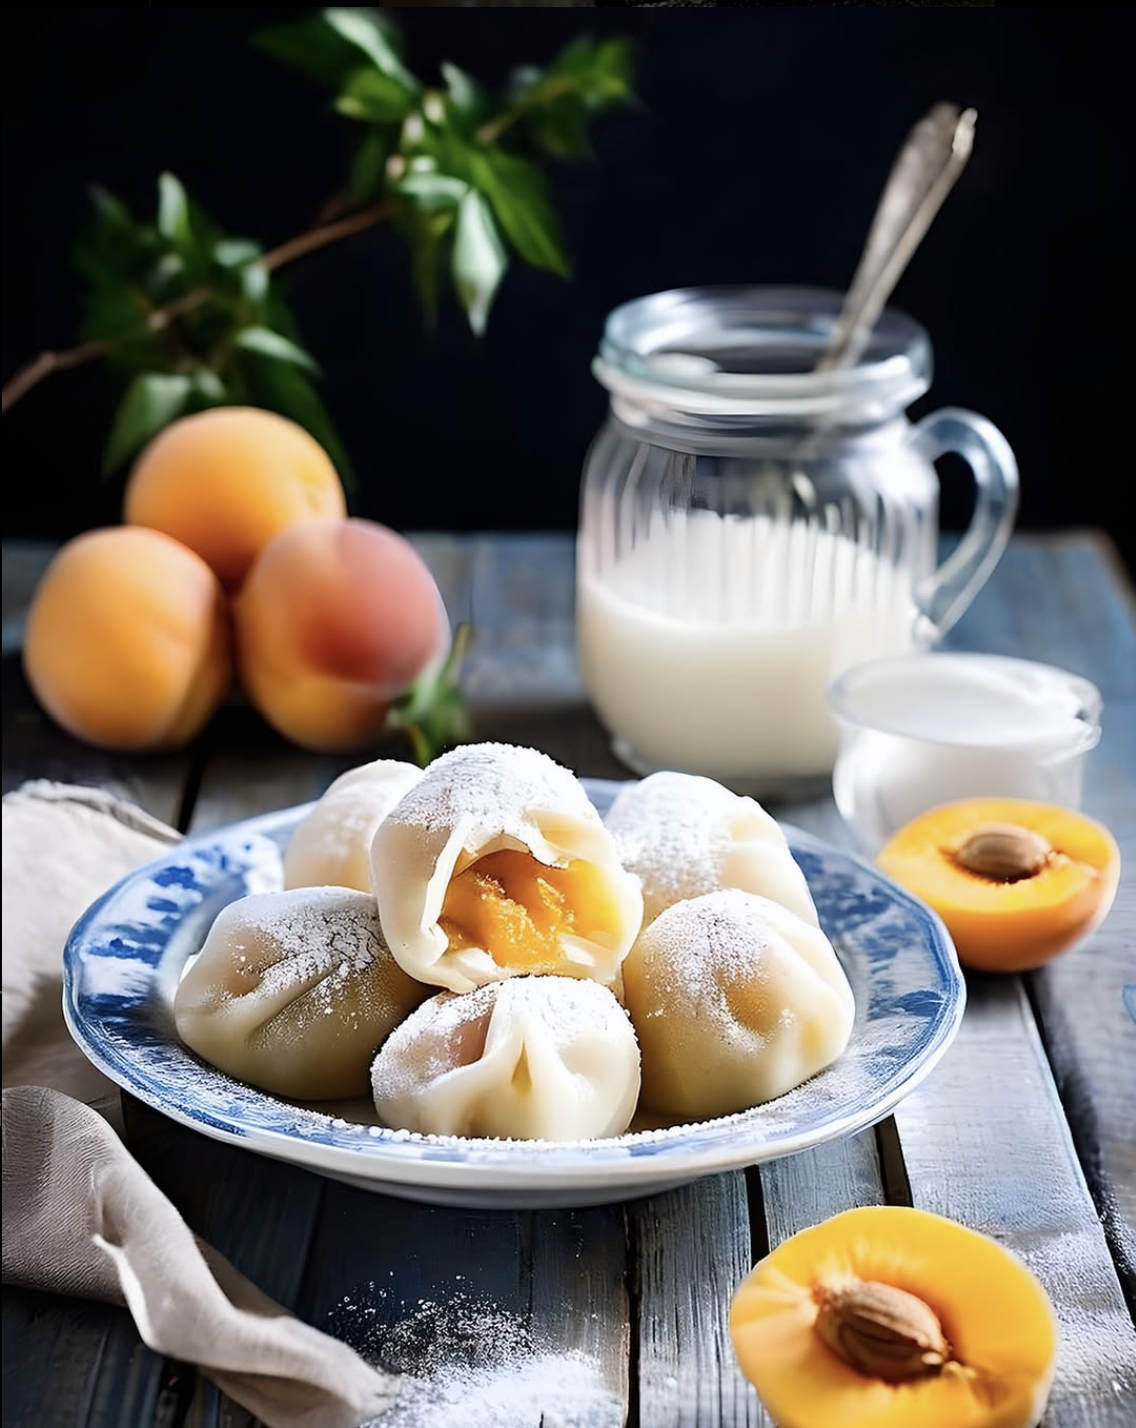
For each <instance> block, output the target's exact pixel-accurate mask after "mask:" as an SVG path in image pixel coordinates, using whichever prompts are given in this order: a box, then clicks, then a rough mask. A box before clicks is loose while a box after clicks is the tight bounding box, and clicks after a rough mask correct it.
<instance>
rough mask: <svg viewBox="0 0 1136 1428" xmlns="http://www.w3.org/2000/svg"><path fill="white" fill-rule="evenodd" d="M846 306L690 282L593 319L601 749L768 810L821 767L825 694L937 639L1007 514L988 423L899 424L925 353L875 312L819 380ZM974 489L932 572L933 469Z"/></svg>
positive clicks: (1012, 483) (989, 558)
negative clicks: (947, 461) (694, 777)
mask: <svg viewBox="0 0 1136 1428" xmlns="http://www.w3.org/2000/svg"><path fill="white" fill-rule="evenodd" d="M841 301H842V298H841V294H839V293H837V292H828V291H823V290H819V289H813V288H777V287H756V288H688V289H682V290H677V291H673V292H664V293H656V294H653V295H651V296H649V297H644V298H639V299H637V300H635V301H633V302H629V303H626V304H625V305H624V306H622V307H619V308H617V309H616V310H615V311H614V312H612V313H611V314H610V316H609V317H608V320H607V323H606V325H605V328H604V333H603V340H602V343H601V346H600V351H599V355H598V356H597V358H596V361H595V363H594V367H593V370H594V372H595V375H596V376H597V378H598V379H599V381H600V382H602V383H603V384H604V386H605V387H607V389H608V390H609V392H610V393H611V398H610V409H609V414H608V417H607V420H606V422H605V423H604V425H603V427H602V429H601V430H600V432H599V433H598V435H597V436H596V438H595V440H594V441H593V443H592V445H591V448H590V450H589V452H588V456H587V460H586V463H585V469H584V476H583V483H582V493H581V509H580V529H579V541H578V546H577V593H576V613H577V639H578V654H579V662H580V671H581V675H582V678H583V680H584V683H585V686H586V688H587V690H588V693H589V695H590V697H591V699H592V701H593V703H594V705H595V708H596V711H597V713H598V715H599V717H600V719H601V720H602V721H603V723H604V724H605V726H606V727H607V729H608V730H609V731H610V734H611V736H612V739H613V745H614V748H615V751H616V753H617V754H618V756H619V757H620V758H621V760H622V761H623V762H624V763H626V764H627V765H628V766H629V767H630V768H632V769H634V770H635V771H636V772H639V773H648V772H651V771H654V770H656V769H662V768H669V769H681V770H685V771H687V772H691V773H700V774H706V775H708V776H709V777H712V778H716V779H719V780H721V781H722V782H723V783H726V784H728V785H730V786H731V787H734V788H736V789H738V790H741V791H745V792H750V793H754V794H756V795H758V796H765V797H776V796H779V795H789V794H792V793H800V792H802V791H803V789H804V787H806V786H807V785H808V784H809V783H811V782H813V781H817V780H820V779H827V778H828V777H829V776H830V775H831V771H832V766H833V760H834V757H835V753H836V746H837V731H836V727H835V724H834V721H833V717H832V714H831V712H830V710H829V707H828V703H827V700H826V697H825V691H826V687H827V685H828V684H829V682H830V681H831V680H832V679H833V678H834V677H835V676H836V675H838V674H840V673H841V672H842V671H843V670H844V669H846V668H848V667H850V666H851V665H854V664H858V663H861V662H863V661H864V660H867V659H869V658H875V657H878V656H881V655H891V654H898V653H902V652H904V651H906V650H910V649H923V648H928V647H930V646H932V645H934V644H935V643H936V642H937V641H938V639H939V638H940V636H941V635H942V634H943V633H944V632H945V631H946V630H947V629H949V627H950V626H951V625H952V624H953V623H954V622H955V620H957V619H958V617H959V615H960V614H961V613H962V612H963V610H964V609H965V608H966V606H967V605H969V604H970V602H971V600H972V599H973V598H974V596H975V595H976V593H977V592H978V590H979V588H980V587H981V586H982V584H983V582H984V581H985V580H986V579H987V577H988V576H989V574H990V572H991V570H992V569H993V567H994V565H995V564H996V562H997V561H998V558H999V556H1000V555H1001V553H1002V551H1003V549H1004V548H1005V545H1006V542H1007V540H1008V539H1009V536H1010V532H1011V530H1012V528H1013V524H1014V519H1015V515H1016V512H1017V500H1018V477H1017V466H1016V463H1015V461H1014V457H1013V453H1012V452H1011V450H1010V448H1009V446H1008V445H1007V443H1006V441H1005V438H1004V437H1003V436H1002V435H1001V434H1000V433H999V432H998V431H997V429H996V428H995V427H993V426H992V425H991V424H990V422H988V421H986V420H985V419H984V418H982V417H980V416H976V415H974V414H973V413H971V412H966V411H961V410H958V409H943V410H941V411H938V412H935V413H934V414H933V415H931V416H927V417H924V418H923V419H922V420H921V421H919V422H917V423H915V424H912V423H911V422H910V421H909V420H908V418H907V416H906V414H905V411H906V408H907V407H908V406H909V405H910V403H911V402H912V401H914V400H915V398H917V397H919V396H921V395H922V394H923V393H924V392H925V391H926V390H927V388H928V386H929V384H930V379H931V347H930V343H929V341H928V338H927V334H926V332H924V330H923V329H922V328H921V327H920V326H919V325H918V324H917V323H915V322H913V321H912V320H911V319H910V318H908V317H906V316H904V315H903V314H901V313H898V312H895V311H892V310H890V309H889V310H888V311H886V312H885V313H884V314H883V316H882V317H881V318H880V319H879V321H878V322H877V324H876V326H875V328H874V330H873V334H872V337H871V340H870V341H869V343H868V345H867V347H866V349H865V350H864V352H863V354H862V356H861V357H860V359H859V361H858V362H857V363H856V364H855V365H854V366H853V367H851V368H848V369H847V370H839V369H838V370H817V363H818V360H819V359H820V357H821V355H822V353H823V352H824V351H825V348H826V346H827V344H828V340H829V337H830V335H831V332H832V328H833V325H834V323H835V320H836V317H837V314H838V312H839V310H840V305H841ZM946 452H957V453H958V454H959V455H961V456H962V457H963V458H964V459H965V460H966V461H967V462H968V464H969V465H970V468H971V470H972V472H973V474H974V479H975V484H976V496H975V505H974V513H973V517H972V520H971V523H970V526H969V528H968V529H967V531H966V532H965V533H964V535H963V537H962V539H961V540H960V542H959V543H958V545H957V546H956V548H955V549H954V551H953V552H952V554H951V556H950V558H949V559H948V560H946V561H945V563H943V564H942V565H940V564H939V556H938V551H939V543H938V536H939V528H938V503H939V481H938V475H937V472H936V470H935V466H934V462H935V460H936V458H938V457H939V456H941V455H943V454H944V453H946Z"/></svg>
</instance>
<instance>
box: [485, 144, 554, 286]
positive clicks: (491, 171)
mask: <svg viewBox="0 0 1136 1428" xmlns="http://www.w3.org/2000/svg"><path fill="white" fill-rule="evenodd" d="M471 166H472V169H473V177H474V182H475V183H476V185H477V187H478V188H479V189H480V190H481V191H482V193H484V194H485V196H486V198H488V200H489V202H490V203H491V204H492V206H493V213H494V215H495V217H496V219H497V222H498V223H499V224H500V225H501V228H502V229H503V230H504V233H505V236H506V237H507V238H508V240H509V242H510V243H511V244H512V245H513V247H514V248H515V249H516V250H517V252H518V254H519V255H520V256H521V257H522V258H523V259H524V260H525V262H526V263H531V264H532V266H533V267H534V268H544V269H546V270H547V271H548V272H552V273H557V274H559V276H560V277H562V278H566V277H568V276H570V274H571V266H570V264H569V262H568V254H567V250H566V247H565V243H564V235H563V233H562V232H561V228H560V220H559V219H558V218H557V216H556V214H555V212H554V211H553V209H552V206H551V204H550V203H549V201H548V198H547V195H546V193H545V187H544V176H543V175H542V174H541V171H540V170H539V169H538V168H537V167H536V165H535V164H531V163H529V162H528V160H527V159H520V158H518V157H517V156H516V155H515V154H506V153H505V152H504V150H502V149H497V148H490V149H486V150H484V151H483V152H481V153H475V154H473V155H472V158H471Z"/></svg>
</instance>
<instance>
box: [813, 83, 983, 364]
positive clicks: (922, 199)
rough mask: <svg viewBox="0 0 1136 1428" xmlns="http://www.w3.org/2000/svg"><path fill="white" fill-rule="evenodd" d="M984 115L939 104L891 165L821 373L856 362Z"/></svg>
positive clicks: (958, 171)
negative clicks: (979, 120)
mask: <svg viewBox="0 0 1136 1428" xmlns="http://www.w3.org/2000/svg"><path fill="white" fill-rule="evenodd" d="M977 117H978V116H977V113H976V111H975V110H973V109H959V108H958V107H957V105H954V104H936V105H935V106H934V107H933V108H932V109H931V110H930V111H929V112H928V113H927V114H926V115H924V117H923V118H922V119H920V120H919V122H918V123H917V124H916V125H915V126H914V128H913V129H912V130H911V132H910V133H909V134H908V136H907V139H906V141H905V143H904V145H903V148H902V149H900V151H899V154H898V155H897V157H896V160H895V163H894V164H893V165H892V169H891V173H890V174H889V175H888V181H887V183H886V185H885V186H884V191H883V193H882V194H881V196H880V201H879V204H878V205H877V207H876V212H875V217H874V218H873V220H872V226H871V228H870V229H869V230H868V238H867V241H866V243H865V245H864V251H863V253H862V255H861V257H860V262H859V265H858V266H857V268H856V272H855V275H854V276H853V279H852V283H851V286H850V287H849V289H848V293H847V295H846V296H845V299H844V306H843V308H842V309H841V312H840V316H839V317H838V318H837V320H836V323H835V325H834V327H833V329H832V335H831V337H830V339H829V345H828V347H827V348H826V350H825V351H824V353H823V354H822V356H821V357H820V359H819V361H818V362H817V364H816V370H817V371H818V372H826V371H832V370H834V369H836V368H840V367H850V366H852V365H853V364H854V363H855V361H856V359H857V358H858V357H859V355H860V353H861V352H862V351H863V350H864V347H865V344H866V343H867V341H868V338H869V337H870V336H871V332H872V328H873V327H874V326H875V323H876V319H877V318H878V317H879V315H880V313H881V312H882V311H883V309H884V305H885V304H886V302H887V300H888V298H889V297H890V296H891V294H892V291H893V289H894V288H895V285H896V283H897V282H898V281H899V279H900V277H901V276H902V274H903V271H904V269H905V268H906V267H907V265H908V263H909V262H910V261H911V257H912V254H913V253H914V252H915V250H916V248H918V246H919V244H920V243H921V242H922V240H923V236H924V234H925V233H926V232H927V230H928V228H930V226H931V223H932V221H933V220H934V217H935V215H936V214H937V213H938V211H939V209H940V208H941V207H942V205H943V200H944V199H945V198H946V196H947V194H948V193H950V191H951V189H952V188H953V187H954V185H955V182H956V180H957V179H958V176H959V174H961V173H962V171H963V169H964V168H965V166H966V162H967V160H968V159H969V158H970V154H971V150H972V148H973V147H974V126H975V120H976V119H977Z"/></svg>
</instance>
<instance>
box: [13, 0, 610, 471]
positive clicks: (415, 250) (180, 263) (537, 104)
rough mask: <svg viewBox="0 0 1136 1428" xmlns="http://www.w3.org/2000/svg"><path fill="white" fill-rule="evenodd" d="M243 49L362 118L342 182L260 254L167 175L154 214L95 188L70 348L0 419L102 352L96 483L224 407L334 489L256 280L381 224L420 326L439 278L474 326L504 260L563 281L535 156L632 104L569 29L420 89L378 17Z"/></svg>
mask: <svg viewBox="0 0 1136 1428" xmlns="http://www.w3.org/2000/svg"><path fill="white" fill-rule="evenodd" d="M255 43H256V44H257V45H258V46H259V47H260V48H261V49H262V50H264V51H265V52H266V53H268V54H270V55H272V56H274V57H275V58H276V59H279V60H281V61H283V62H285V63H289V64H292V65H295V66H297V67H299V68H301V69H303V70H304V71H305V72H307V73H308V74H309V75H311V76H312V77H314V78H315V79H316V80H318V81H319V82H321V83H322V84H325V85H329V86H330V87H331V89H332V91H333V95H334V98H333V103H334V107H335V108H336V110H337V111H338V112H339V113H340V114H342V115H344V116H345V117H346V118H348V119H350V120H352V121H354V122H356V123H358V124H360V125H362V126H363V131H364V132H363V135H362V138H361V140H360V142H359V144H358V146H357V148H356V151H355V154H354V157H353V159H352V162H351V165H350V172H349V174H348V175H347V176H346V183H345V188H344V190H343V191H342V192H339V193H337V194H336V195H334V196H333V198H332V199H331V200H329V202H328V204H326V205H325V208H324V215H323V218H322V220H321V221H320V222H318V223H316V224H315V225H314V226H313V227H312V228H310V229H308V230H306V231H305V232H303V233H300V234H297V235H296V236H295V237H293V238H291V239H289V240H288V241H286V242H284V243H281V244H279V245H278V246H276V247H274V248H271V249H268V250H267V251H265V250H264V249H263V248H262V247H261V246H260V245H259V244H257V243H255V242H253V241H252V240H250V239H247V238H238V237H233V236H231V235H229V234H227V233H225V232H224V231H223V230H222V229H221V228H220V227H219V226H218V225H217V224H216V223H215V222H214V221H213V220H212V219H211V218H210V217H209V216H208V215H207V214H206V213H205V212H204V211H203V210H202V208H201V207H200V205H199V204H197V203H196V202H195V201H194V200H193V199H192V198H191V197H190V196H189V194H188V193H187V192H186V190H185V188H184V186H183V185H182V184H181V182H180V181H179V180H178V179H177V178H176V177H175V176H174V175H172V174H169V173H166V174H163V175H162V176H161V178H160V179H159V183H158V205H157V213H156V216H155V218H154V220H153V221H148V220H142V219H138V218H136V217H135V216H134V215H133V214H132V213H131V212H130V211H129V210H128V209H127V208H126V206H125V205H124V204H123V203H122V202H121V201H120V200H118V199H117V198H115V197H113V196H112V195H109V194H107V193H105V192H103V191H96V193H95V195H94V200H95V213H94V216H93V219H92V222H91V223H90V225H89V226H88V228H87V230H86V231H85V232H84V233H83V234H82V235H81V237H80V239H79V242H78V243H77V245H76V249H75V254H74V260H75V265H76V267H77V269H78V271H79V273H80V274H81V276H82V277H83V279H84V280H85V282H86V284H87V301H86V316H85V320H84V323H83V326H82V330H81V332H80V334H79V335H80V341H79V343H78V344H77V345H76V346H74V347H71V348H68V349H65V350H61V351H48V352H43V353H41V354H40V355H39V356H38V357H36V358H35V359H34V361H32V362H30V363H28V364H27V365H26V366H24V367H22V368H21V369H20V370H19V371H17V372H16V373H15V374H14V375H13V376H12V377H11V378H10V379H9V381H8V382H6V383H5V385H4V388H3V409H4V410H5V411H7V410H8V408H9V407H10V406H12V405H14V404H15V403H16V402H18V401H19V400H20V399H21V398H22V397H24V396H25V395H26V394H27V393H28V392H29V391H31V390H32V388H34V387H35V386H36V385H37V384H38V383H39V382H41V381H43V380H44V379H45V378H46V377H48V376H51V375H52V374H54V373H57V372H63V371H67V370H69V369H71V368H74V367H78V366H80V365H82V364H84V363H86V362H90V361H94V360H98V359H102V360H105V361H106V362H107V364H108V366H109V367H110V368H111V370H112V371H113V373H114V375H115V376H116V378H117V379H118V381H119V384H120V386H121V388H122V395H121V399H120V401H119V405H118V408H117V411H116V413H115V415H114V418H113V420H112V423H111V430H110V434H109V437H108V440H107V445H106V450H105V454H104V460H103V465H104V471H106V472H112V471H115V470H117V469H118V468H120V467H121V466H122V465H124V464H125V463H126V462H127V461H129V460H130V458H131V457H132V456H133V455H134V454H135V453H136V452H137V451H138V450H139V449H140V448H141V447H142V446H143V445H145V443H146V442H147V441H149V440H150V438H151V437H153V436H154V435H156V434H157V432H158V431H160V430H161V429H162V427H164V426H165V425H167V424H168V423H169V422H170V421H172V420H174V419H175V418H176V417H178V416H181V415H184V414H186V413H188V412H193V411H200V410H203V409H204V408H206V407H210V406H220V405H228V404H233V403H241V404H250V405H255V406H263V407H267V408H269V409H272V410H276V411H280V412H283V413H284V414H285V415H288V416H291V417H292V418H293V419H294V420H296V421H298V422H300V423H301V425H303V426H305V427H306V428H307V429H308V430H309V431H310V432H311V433H312V435H313V436H315V438H316V439H317V440H318V441H320V442H321V444H322V445H324V447H325V448H326V449H327V451H328V453H329V455H331V457H332V459H333V461H334V462H335V463H336V466H337V467H338V468H339V470H340V472H341V474H342V475H343V477H344V480H345V482H349V481H350V468H349V464H348V461H347V457H346V453H345V452H344V451H343V449H342V446H341V444H340V442H339V439H338V437H337V435H336V432H335V429H334V426H333V424H332V421H331V418H330V416H329V415H328V413H327V411H326V409H325V407H324V405H323V402H322V400H321V399H320V397H319V395H318V392H317V390H316V386H315V381H314V379H315V378H316V377H317V376H318V366H317V364H316V361H315V359H314V358H313V357H312V355H311V353H310V352H308V351H307V349H306V348H305V347H304V346H303V344H302V343H301V341H300V336H299V332H298V330H297V325H296V322H295V320H294V318H293V316H292V314H291V312H290V310H289V308H288V306H287V304H286V302H285V301H284V298H283V297H282V295H281V293H280V291H279V287H278V284H277V282H276V281H275V278H274V275H275V273H276V272H277V271H278V270H279V269H281V268H283V267H285V266H286V265H287V264H289V263H292V262H294V261H296V260H297V259H299V258H303V257H305V256H307V255H308V254H310V253H314V252H316V251H318V250H319V249H321V248H324V247H326V246H328V245H329V244H332V243H336V242H339V241H342V240H344V239H347V238H350V237H352V236H353V235H355V234H357V233H361V232H364V231H365V230H367V229H369V228H373V227H375V226H377V225H379V224H381V223H387V222H389V223H390V224H391V226H392V227H393V228H394V229H396V230H397V231H398V232H399V233H400V234H401V235H402V236H403V238H404V239H405V241H406V242H407V243H408V245H409V248H410V257H411V272H412V275H413V281H414V285H415V288H416V290H417V293H418V296H419V299H420V302H421V304H422V307H423V309H424V311H425V314H426V316H427V318H428V320H430V321H433V319H434V317H435V314H436V311H437V307H438V303H439V300H440V296H441V293H442V290H443V287H444V285H445V284H446V283H447V282H448V283H449V285H450V286H451V287H452V289H453V292H454V293H455V295H456V297H457V299H458V301H459V302H460V304H461V306H462V308H463V310H464V312H465V314H466V317H467V319H468V321H469V324H470V326H471V328H472V329H473V331H474V332H475V333H477V334H481V333H482V332H484V330H485V327H486V324H487V322H488V319H489V313H490V310H491V308H492V305H493V301H494V298H495V297H496V294H497V292H498V290H499V287H500V284H501V282H502V279H503V278H504V276H505V273H506V272H507V270H508V267H509V263H510V261H511V258H513V257H515V258H518V259H519V260H520V261H522V262H524V263H527V264H529V265H530V266H532V267H535V268H539V269H543V270H545V271H548V272H551V273H554V274H557V275H558V276H560V277H568V276H569V274H570V271H571V269H570V263H569V258H568V252H567V247H566V244H565V241H564V235H563V232H562V229H561V225H560V221H559V218H558V217H557V215H556V212H555V210H554V209H553V207H552V204H551V201H550V199H549V195H548V188H547V181H546V177H545V174H544V172H543V169H542V168H541V166H540V160H547V159H554V160H576V161H578V160H583V159H587V158H589V157H590V156H591V152H592V151H591V146H590V140H589V129H590V125H591V123H592V121H593V120H594V119H595V117H596V116H597V115H599V114H601V113H602V112H604V111H605V110H608V109H610V108H612V107H613V106H616V105H627V104H630V103H633V102H634V93H633V82H632V65H631V52H630V46H629V43H628V42H627V41H626V40H622V39H611V40H604V41H598V42H597V41H594V40H592V39H591V38H590V37H587V36H581V37H579V38H577V39H575V40H573V41H572V42H571V43H570V44H569V45H567V46H566V48H565V49H564V50H563V51H561V53H560V54H559V55H557V56H556V57H555V58H554V59H553V60H552V62H551V63H550V64H548V65H547V66H545V67H543V68H540V67H534V66H524V67H521V68H518V69H515V70H514V71H513V72H512V73H511V74H510V75H509V76H508V78H507V79H506V81H505V84H504V85H503V87H502V88H501V89H500V90H490V89H488V88H487V87H485V86H483V85H482V84H480V83H479V82H478V81H477V80H475V79H474V78H472V77H471V76H470V75H468V74H466V73H465V72H464V71H462V70H460V69H458V68H457V67H456V66H455V65H452V64H448V63H447V64H443V65H442V66H441V76H440V83H439V84H437V85H436V86H433V87H431V86H428V85H426V84H425V83H424V82H423V81H422V79H420V78H419V77H418V76H417V75H415V74H414V73H412V72H411V70H410V69H409V68H408V67H407V65H406V63H405V60H404V58H403V54H402V47H401V39H400V34H399V31H398V29H397V27H396V26H395V24H394V22H393V21H392V19H391V18H390V16H389V15H387V14H385V13H383V12H382V11H378V10H372V9H367V8H361V7H351V8H330V9H325V10H322V11H320V12H318V13H317V14H314V15H311V16H309V17H307V18H305V19H303V20H300V21H298V22H295V23H290V24H287V25H283V26H278V27H276V28H273V29H270V30H267V31H264V32H262V33H261V34H259V35H257V36H256V37H255Z"/></svg>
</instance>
